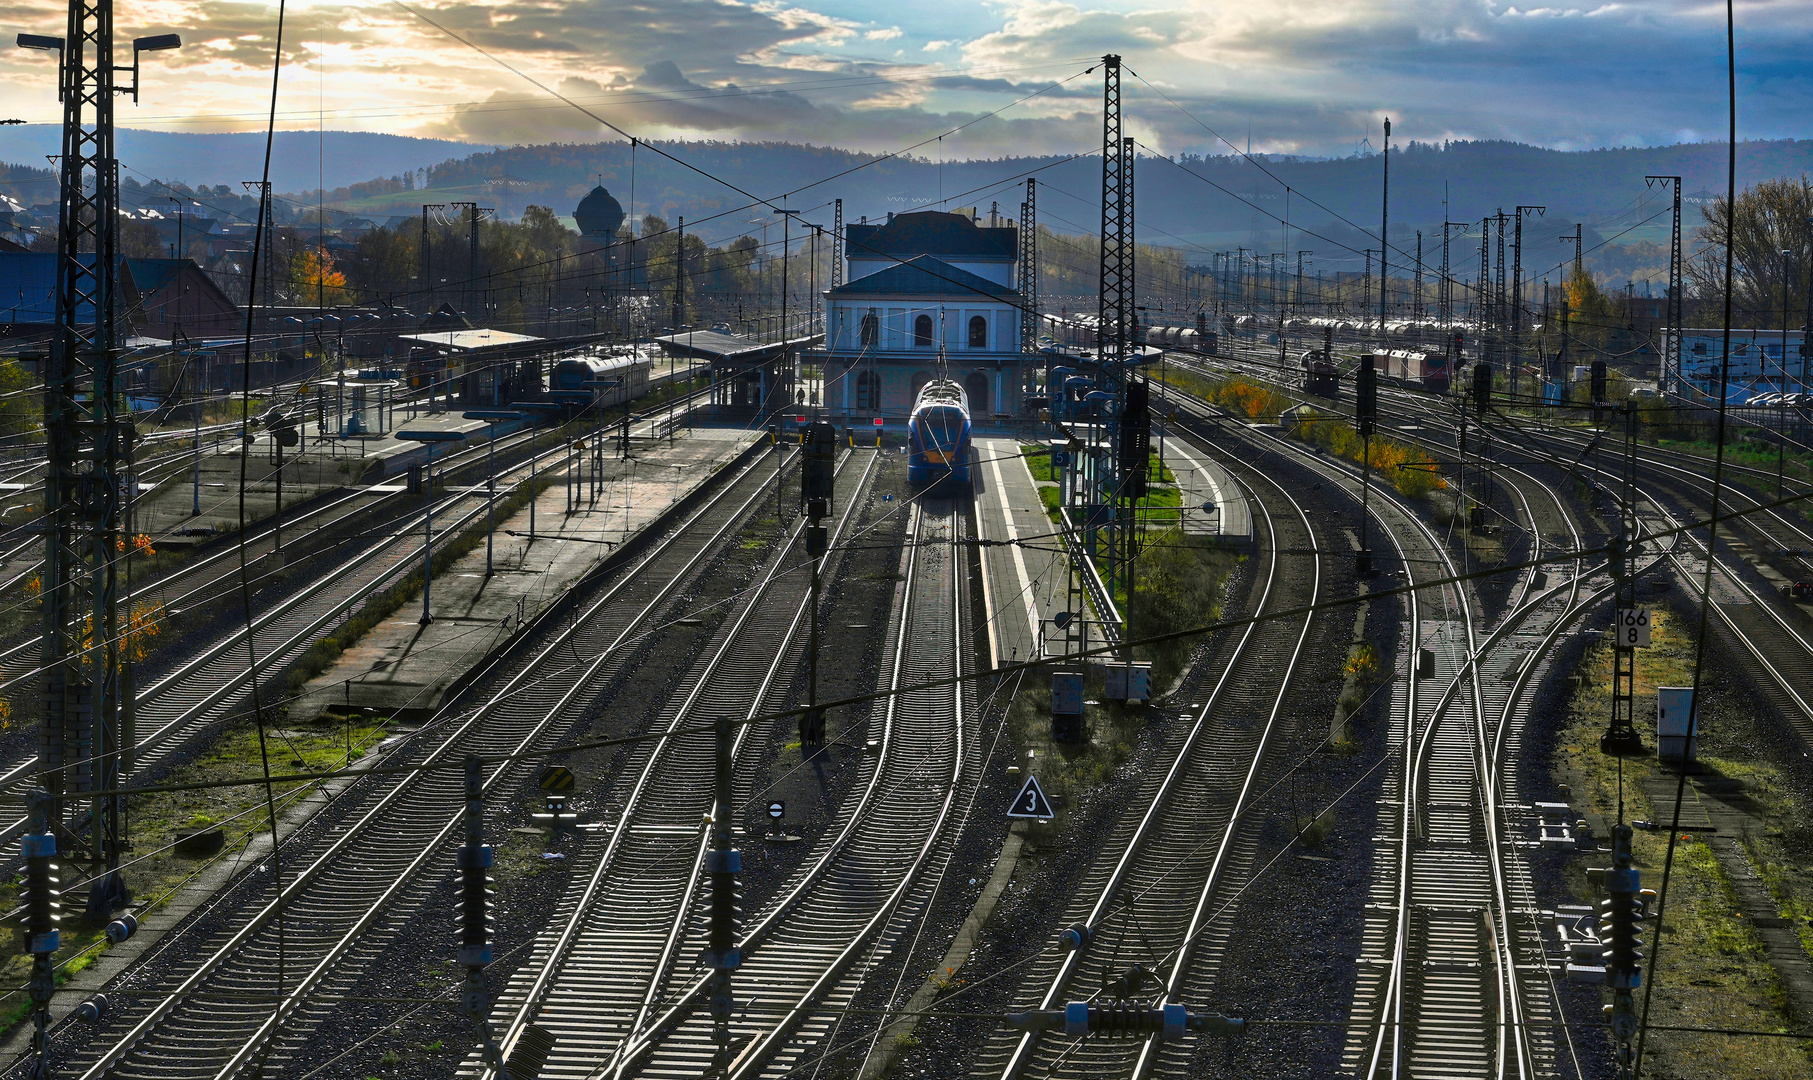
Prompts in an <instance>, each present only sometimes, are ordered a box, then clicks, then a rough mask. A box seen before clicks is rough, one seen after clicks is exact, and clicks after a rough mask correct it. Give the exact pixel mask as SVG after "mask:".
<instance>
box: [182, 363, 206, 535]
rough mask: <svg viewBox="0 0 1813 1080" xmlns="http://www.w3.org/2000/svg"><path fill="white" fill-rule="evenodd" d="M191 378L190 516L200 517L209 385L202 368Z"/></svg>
mask: <svg viewBox="0 0 1813 1080" xmlns="http://www.w3.org/2000/svg"><path fill="white" fill-rule="evenodd" d="M185 340H187V339H185ZM189 363H191V364H194V363H197V360H196V357H195V350H194V349H193V348H191V349H190V350H189ZM189 379H190V381H191V382H193V383H194V385H195V469H194V477H193V479H192V480H191V482H190V485H189V487H190V495H191V497H192V500H193V505H192V506H191V507H190V509H189V516H190V517H200V516H201V410H202V402H203V401H204V400H205V399H206V397H207V393H208V386H207V381H206V378H205V373H204V372H203V371H202V370H201V369H200V368H196V369H194V370H192V371H190V372H189Z"/></svg>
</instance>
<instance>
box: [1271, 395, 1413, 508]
mask: <svg viewBox="0 0 1813 1080" xmlns="http://www.w3.org/2000/svg"><path fill="white" fill-rule="evenodd" d="M1287 434H1289V435H1290V437H1291V438H1293V439H1301V440H1302V441H1304V442H1306V443H1311V444H1313V445H1315V446H1320V447H1322V448H1323V449H1324V450H1327V451H1328V452H1329V453H1331V454H1334V455H1336V456H1337V457H1344V458H1346V459H1347V460H1349V461H1352V462H1355V463H1356V464H1357V463H1361V462H1362V461H1364V463H1365V464H1366V465H1368V466H1370V467H1371V468H1372V470H1373V471H1375V472H1377V473H1379V474H1381V475H1382V476H1384V477H1385V478H1386V479H1388V480H1389V481H1390V482H1391V484H1392V486H1393V487H1395V488H1397V489H1398V493H1399V494H1400V495H1403V496H1404V497H1405V498H1407V499H1419V498H1422V497H1424V496H1426V495H1428V494H1429V493H1430V492H1432V491H1441V490H1444V489H1446V488H1447V486H1448V481H1446V480H1444V479H1442V476H1441V473H1440V472H1439V471H1438V469H1439V468H1440V465H1439V463H1437V462H1436V461H1435V459H1433V458H1431V457H1430V456H1429V455H1428V454H1425V453H1423V452H1422V451H1421V450H1419V449H1417V448H1416V447H1414V446H1411V445H1410V444H1409V443H1401V442H1398V441H1397V440H1396V439H1388V438H1386V437H1384V436H1382V435H1376V434H1375V435H1374V436H1373V437H1372V440H1371V444H1370V447H1368V444H1367V440H1365V439H1362V438H1360V433H1359V431H1357V430H1356V429H1355V428H1354V426H1353V425H1352V424H1350V423H1348V422H1347V421H1346V420H1344V419H1342V418H1340V417H1338V416H1334V415H1332V414H1323V413H1318V412H1316V411H1315V410H1313V409H1310V410H1307V411H1306V413H1305V414H1304V415H1303V417H1302V418H1301V419H1299V420H1298V421H1297V422H1296V423H1293V424H1292V425H1291V426H1290V428H1289V430H1288V431H1287Z"/></svg>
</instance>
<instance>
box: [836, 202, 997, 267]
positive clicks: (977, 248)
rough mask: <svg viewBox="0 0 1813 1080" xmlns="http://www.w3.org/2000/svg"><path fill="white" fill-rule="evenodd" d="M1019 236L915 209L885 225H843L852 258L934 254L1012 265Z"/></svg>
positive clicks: (959, 217) (939, 212)
mask: <svg viewBox="0 0 1813 1080" xmlns="http://www.w3.org/2000/svg"><path fill="white" fill-rule="evenodd" d="M1019 237H1020V230H1018V229H1017V228H994V229H984V228H981V227H979V226H978V225H977V224H976V223H975V222H974V221H971V220H970V219H969V218H968V217H967V216H966V215H963V214H947V213H945V212H944V211H942V210H918V211H915V212H913V213H910V214H895V215H894V217H893V218H892V219H891V220H889V221H888V222H887V223H886V224H884V225H845V226H844V255H845V257H846V258H851V259H865V258H867V259H873V258H876V257H878V256H883V255H885V256H888V257H890V258H895V259H911V258H913V257H914V256H916V255H936V256H938V257H939V258H943V259H986V260H990V261H1000V262H1012V261H1013V260H1014V258H1015V257H1016V256H1017V255H1018V254H1019V247H1020V239H1019Z"/></svg>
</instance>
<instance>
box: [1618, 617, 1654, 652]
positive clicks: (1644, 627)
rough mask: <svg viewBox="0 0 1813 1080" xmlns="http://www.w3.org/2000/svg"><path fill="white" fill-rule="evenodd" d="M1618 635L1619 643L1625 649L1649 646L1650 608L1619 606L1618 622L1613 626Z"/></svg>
mask: <svg viewBox="0 0 1813 1080" xmlns="http://www.w3.org/2000/svg"><path fill="white" fill-rule="evenodd" d="M1612 632H1613V633H1615V634H1616V635H1617V643H1616V644H1617V645H1618V647H1619V648H1623V649H1646V648H1648V647H1649V609H1648V608H1619V609H1618V622H1617V624H1616V625H1615V626H1613V627H1612Z"/></svg>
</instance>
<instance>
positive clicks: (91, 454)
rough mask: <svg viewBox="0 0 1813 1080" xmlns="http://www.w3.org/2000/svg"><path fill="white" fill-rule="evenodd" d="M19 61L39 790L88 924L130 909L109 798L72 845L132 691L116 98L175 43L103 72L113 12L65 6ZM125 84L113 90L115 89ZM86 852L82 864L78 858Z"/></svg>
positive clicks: (165, 41)
mask: <svg viewBox="0 0 1813 1080" xmlns="http://www.w3.org/2000/svg"><path fill="white" fill-rule="evenodd" d="M18 43H19V45H20V47H21V48H27V49H40V50H44V51H47V52H48V51H54V52H56V53H57V54H58V60H59V65H58V73H57V97H58V100H59V101H61V102H62V104H63V146H62V148H63V153H62V156H61V158H60V168H61V172H62V175H61V182H60V186H59V197H58V208H57V269H56V329H55V330H54V331H53V333H52V337H51V340H50V347H49V354H48V356H47V358H46V363H45V370H44V432H45V472H44V513H43V520H42V525H41V528H42V529H43V530H44V569H43V571H42V577H41V578H40V591H39V596H40V603H41V606H42V609H43V611H42V614H43V624H42V631H41V637H40V641H41V653H40V663H41V665H42V674H41V676H40V679H41V682H40V687H41V692H42V695H43V714H44V715H43V723H42V731H41V735H40V737H39V738H40V742H39V755H40V756H39V759H38V760H39V765H40V767H41V769H42V770H43V771H42V773H41V776H42V785H43V787H44V790H45V791H46V792H48V794H49V796H50V798H49V801H48V805H47V807H46V810H47V828H48V829H49V831H51V832H53V833H61V834H63V835H64V836H65V837H67V838H68V839H70V840H74V841H75V842H76V845H79V846H77V848H76V852H75V853H76V854H79V855H83V856H86V858H87V860H88V861H89V862H90V863H91V865H92V866H93V869H94V872H93V873H92V874H91V877H93V878H94V885H93V887H92V888H91V890H90V899H89V906H90V909H91V911H94V912H96V913H99V914H106V913H107V912H109V911H111V910H112V909H113V908H114V907H117V906H120V905H122V904H124V903H125V902H126V899H127V897H126V895H125V889H124V886H123V884H122V883H121V881H120V876H119V865H120V853H121V850H122V848H123V847H124V844H125V815H124V806H123V804H122V801H121V800H120V799H119V797H118V796H104V797H102V796H92V797H91V806H90V809H91V814H90V817H89V821H88V822H87V825H88V836H87V839H86V841H85V842H84V841H82V840H81V839H79V837H78V836H77V835H76V834H74V833H72V832H71V831H70V830H69V828H68V825H69V824H70V822H68V821H67V817H68V815H67V813H66V811H67V810H68V809H69V806H68V803H69V802H70V801H73V800H72V799H71V797H74V798H75V799H79V798H80V797H81V796H82V795H83V794H84V793H90V792H96V791H103V790H116V789H118V788H119V787H120V786H121V781H122V779H123V777H124V773H125V767H126V765H127V759H128V758H129V755H130V750H131V747H132V744H133V741H134V739H133V733H132V732H130V731H128V730H126V729H125V724H126V722H127V720H128V719H129V717H130V710H128V709H125V708H123V701H124V697H125V693H126V692H128V688H130V686H131V685H132V683H131V674H130V670H129V669H130V665H131V657H130V653H129V649H128V643H127V642H126V641H125V640H124V634H125V632H126V631H127V630H128V629H129V623H130V614H129V613H128V615H127V619H126V620H125V621H122V619H121V610H120V606H121V605H120V601H121V596H120V592H119V573H118V571H119V564H120V562H121V561H122V560H123V559H124V558H127V557H129V553H130V552H131V551H132V550H133V545H132V544H130V543H128V542H127V537H126V536H125V532H124V527H125V524H126V517H127V514H126V511H127V501H128V500H129V499H130V497H131V493H130V489H129V488H128V486H127V484H126V478H127V477H128V475H129V474H130V473H131V466H132V444H133V441H134V436H135V431H134V429H133V426H132V419H131V414H130V413H129V412H127V411H125V410H123V409H122V408H121V404H122V401H121V391H122V386H121V383H120V372H119V353H120V350H119V346H118V328H117V326H116V322H115V320H116V319H117V317H118V310H117V309H118V305H117V302H116V292H115V275H116V273H117V271H118V251H119V213H118V208H119V163H118V161H117V160H116V159H115V157H114V144H113V97H114V95H115V94H131V95H132V97H133V100H134V101H136V100H138V66H139V65H138V56H139V53H141V52H155V51H160V50H163V49H174V48H177V47H178V46H180V45H181V44H182V42H181V40H180V39H179V38H178V37H177V36H176V35H175V34H161V35H157V36H155V37H147V38H138V39H136V40H135V41H134V42H133V43H132V66H131V67H116V66H115V64H114V62H113V4H112V0H72V2H71V3H70V5H69V21H68V34H67V37H65V38H54V37H45V36H41V35H37V34H20V35H19V39H18ZM118 71H127V72H130V73H131V75H132V84H131V85H130V86H126V87H119V86H116V85H115V84H114V74H115V73H116V72H118ZM83 848H85V850H83Z"/></svg>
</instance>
